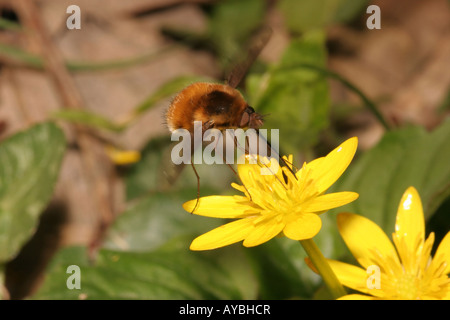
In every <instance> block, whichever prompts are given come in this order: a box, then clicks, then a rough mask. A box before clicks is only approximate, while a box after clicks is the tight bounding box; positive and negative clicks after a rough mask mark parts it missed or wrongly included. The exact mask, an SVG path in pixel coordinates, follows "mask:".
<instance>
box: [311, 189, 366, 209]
mask: <svg viewBox="0 0 450 320" xmlns="http://www.w3.org/2000/svg"><path fill="white" fill-rule="evenodd" d="M358 197H359V195H358V194H357V193H356V192H335V193H330V194H325V195H322V196H318V197H315V198H313V199H312V200H311V201H309V202H308V203H306V204H305V206H304V210H305V211H307V212H324V211H327V210H330V209H333V208H337V207H340V206H343V205H345V204H347V203H350V202H352V201H354V200H356V199H358Z"/></svg>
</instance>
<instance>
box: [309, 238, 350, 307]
mask: <svg viewBox="0 0 450 320" xmlns="http://www.w3.org/2000/svg"><path fill="white" fill-rule="evenodd" d="M300 244H301V245H302V246H303V249H305V251H306V253H307V254H308V256H309V258H310V259H311V262H312V263H313V264H314V267H315V268H316V269H317V271H318V272H319V274H320V275H321V276H322V279H323V282H324V283H325V285H326V286H327V287H328V290H329V292H330V294H331V295H332V297H333V298H334V299H337V298H339V297H342V296H344V295H346V294H347V293H346V292H345V289H344V287H343V286H342V285H341V283H340V282H339V280H338V278H337V277H336V275H335V274H334V272H333V270H331V267H330V265H329V264H328V262H327V260H326V259H325V257H324V256H323V254H322V252H321V251H320V249H319V247H317V245H316V243H315V242H314V240H313V239H306V240H300Z"/></svg>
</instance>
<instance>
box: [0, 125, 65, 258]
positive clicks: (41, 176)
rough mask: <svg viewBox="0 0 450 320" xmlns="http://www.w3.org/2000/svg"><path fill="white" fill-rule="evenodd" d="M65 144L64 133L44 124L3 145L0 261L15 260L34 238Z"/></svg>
mask: <svg viewBox="0 0 450 320" xmlns="http://www.w3.org/2000/svg"><path fill="white" fill-rule="evenodd" d="M65 143H66V141H65V137H64V134H63V132H62V131H61V129H59V128H58V127H57V126H56V125H55V124H53V123H43V124H38V125H35V126H33V127H31V128H30V129H28V130H25V131H23V132H20V133H17V134H15V135H14V136H12V137H10V138H9V139H7V140H5V141H3V142H2V143H1V144H0V261H7V260H10V259H12V258H13V257H14V256H15V255H16V254H17V253H18V251H19V250H20V248H21V247H22V245H23V244H24V243H25V242H26V241H27V239H28V238H29V237H30V236H31V235H32V234H33V232H34V230H35V228H36V223H37V220H38V218H39V215H40V213H41V212H42V211H43V210H44V208H45V206H46V205H47V203H48V201H49V200H50V198H51V195H52V192H53V188H54V185H55V182H56V180H57V177H58V173H59V168H60V165H61V161H62V157H63V154H64V150H65Z"/></svg>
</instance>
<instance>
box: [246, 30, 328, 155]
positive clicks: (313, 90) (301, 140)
mask: <svg viewBox="0 0 450 320" xmlns="http://www.w3.org/2000/svg"><path fill="white" fill-rule="evenodd" d="M324 40H325V37H324V34H323V33H322V32H311V33H308V34H305V36H304V37H303V38H301V39H296V40H293V41H292V42H291V44H290V45H289V47H288V48H287V49H286V51H285V53H284V54H283V57H282V59H281V62H280V64H279V65H278V66H276V67H275V68H273V69H271V70H269V71H268V72H267V73H266V74H263V75H259V76H258V75H252V76H250V77H249V79H248V83H247V85H248V94H249V101H250V102H251V103H252V105H253V106H254V107H255V109H257V111H258V112H259V113H262V114H267V113H268V114H269V116H267V117H266V118H265V126H264V127H265V128H268V129H279V130H280V131H279V138H280V146H281V148H282V152H283V153H285V154H286V153H296V152H298V151H299V150H302V149H303V150H304V149H306V148H308V147H311V146H312V145H314V144H315V143H317V140H318V135H319V133H320V132H321V130H323V129H324V128H325V127H326V126H327V125H328V108H329V89H328V83H327V80H326V78H325V76H324V75H322V74H320V73H318V72H316V71H314V70H310V69H307V68H303V67H302V66H301V64H304V63H308V64H312V65H317V66H324V65H325V61H326V52H325V47H324Z"/></svg>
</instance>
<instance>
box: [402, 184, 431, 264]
mask: <svg viewBox="0 0 450 320" xmlns="http://www.w3.org/2000/svg"><path fill="white" fill-rule="evenodd" d="M395 237H396V238H397V239H396V241H397V242H398V243H401V242H403V243H404V246H406V248H403V250H399V254H400V257H401V258H402V261H403V260H404V258H406V255H411V254H417V249H418V246H419V245H420V244H423V242H424V240H425V221H424V217H423V209H422V202H421V201H420V196H419V194H418V192H417V190H416V189H415V188H414V187H409V188H408V189H407V190H406V191H405V193H404V194H403V196H402V199H401V200H400V205H399V207H398V210H397V218H396V222H395ZM397 249H400V248H397ZM410 258H411V257H410ZM414 261H415V259H414ZM403 262H404V263H405V261H403Z"/></svg>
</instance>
